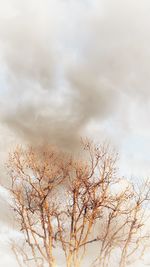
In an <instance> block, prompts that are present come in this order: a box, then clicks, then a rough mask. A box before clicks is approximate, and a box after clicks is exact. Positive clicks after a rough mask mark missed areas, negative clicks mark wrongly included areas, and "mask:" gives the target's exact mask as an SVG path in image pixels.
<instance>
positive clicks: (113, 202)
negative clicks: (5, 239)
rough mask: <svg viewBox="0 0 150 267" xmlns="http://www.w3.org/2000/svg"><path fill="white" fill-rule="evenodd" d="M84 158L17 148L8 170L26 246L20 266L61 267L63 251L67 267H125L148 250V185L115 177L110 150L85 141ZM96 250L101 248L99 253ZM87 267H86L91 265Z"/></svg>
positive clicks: (19, 253) (20, 249)
mask: <svg viewBox="0 0 150 267" xmlns="http://www.w3.org/2000/svg"><path fill="white" fill-rule="evenodd" d="M82 147H83V153H84V157H83V156H82V157H81V159H80V160H77V159H75V158H73V157H71V156H70V155H66V154H64V153H60V152H59V151H57V150H56V149H53V148H50V147H45V148H43V149H42V150H40V151H37V150H36V149H33V148H27V149H22V148H20V147H18V148H17V149H16V150H15V151H14V152H13V153H11V154H10V157H9V161H8V165H7V167H8V170H9V175H10V177H11V181H12V185H11V188H10V191H11V194H12V196H13V203H14V204H13V209H14V211H15V213H16V221H17V223H18V225H19V226H20V231H21V232H22V233H23V234H24V243H23V244H22V243H21V242H20V244H16V243H15V242H14V243H13V244H12V249H13V251H14V253H15V255H16V259H17V262H18V264H19V265H20V266H24V265H25V264H26V265H27V266H37V267H41V266H42V267H43V266H49V267H54V266H57V260H58V258H59V256H58V255H59V253H60V251H61V253H62V252H63V255H64V258H63V261H64V262H65V263H64V265H63V264H62V266H66V267H79V266H85V265H84V264H85V263H84V260H85V259H86V256H87V255H86V253H87V251H88V250H92V247H94V244H96V251H94V255H95V259H93V260H92V262H91V263H90V262H89V265H90V264H91V266H92V267H94V266H99V267H100V266H101V267H106V266H108V267H109V266H110V263H111V262H112V260H113V261H114V255H116V258H117V259H116V263H115V266H120V267H124V266H126V264H129V263H130V261H131V259H132V260H135V259H136V258H137V255H138V256H143V255H144V252H145V250H146V249H147V247H148V246H149V235H148V233H147V231H146V230H144V229H145V228H144V224H145V210H146V203H148V202H149V200H150V189H149V188H150V187H149V183H148V182H145V183H144V185H142V186H140V190H138V188H135V186H134V185H133V184H131V183H129V182H127V181H126V182H125V180H123V179H120V178H118V176H117V173H116V155H115V153H113V152H111V151H110V149H109V146H107V145H103V146H95V145H94V144H93V143H91V142H88V141H86V142H85V143H84V144H83V146H82ZM94 250H95V249H94ZM86 266H87V264H86Z"/></svg>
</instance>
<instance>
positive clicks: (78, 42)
mask: <svg viewBox="0 0 150 267" xmlns="http://www.w3.org/2000/svg"><path fill="white" fill-rule="evenodd" d="M0 3H1V8H0V60H1V61H0V62H1V64H0V133H1V138H0V156H1V160H0V164H1V177H2V178H1V180H2V181H3V182H4V181H6V180H7V179H8V178H7V177H6V174H5V171H4V162H5V160H6V158H7V154H8V151H10V150H12V149H13V148H14V147H15V145H16V144H17V143H19V144H20V143H24V142H27V143H33V142H34V143H37V144H38V143H39V142H43V141H45V140H46V142H52V143H55V144H57V145H60V146H61V147H65V148H68V149H72V150H73V149H75V147H76V146H77V144H78V140H79V138H80V136H87V137H90V138H92V139H94V140H95V141H96V142H101V141H103V140H108V141H110V142H111V143H112V145H113V146H114V147H115V148H116V149H117V150H118V152H119V155H120V159H119V164H118V165H119V167H120V174H121V175H123V176H127V177H128V178H130V177H134V179H136V177H137V179H143V178H145V177H146V178H147V177H149V176H150V123H149V121H150V16H149V14H150V1H149V0H122V1H120V0H97V1H96V0H80V1H79V0H45V1H42V0H21V1H20V0H5V1H2V0H0ZM49 140H51V141H49ZM6 182H7V181H6ZM0 196H1V201H0V207H1V210H2V211H1V216H0V218H1V222H0V225H1V227H0V240H1V242H0V243H1V244H0V258H1V262H0V266H2V267H8V266H10V264H11V266H14V267H15V266H16V265H15V262H14V260H13V257H12V255H11V254H10V253H8V245H7V240H8V239H9V238H8V236H11V235H13V234H14V232H12V230H11V229H10V227H9V226H8V222H7V221H9V220H11V214H10V212H8V213H7V211H6V210H7V209H6V210H5V208H4V207H5V201H6V199H7V196H6V194H5V193H4V192H3V190H1V191H0ZM7 214H8V215H7ZM7 216H8V218H10V219H9V220H7ZM8 229H9V231H8ZM136 266H137V265H136ZM139 266H142V265H141V264H140V265H139Z"/></svg>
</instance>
